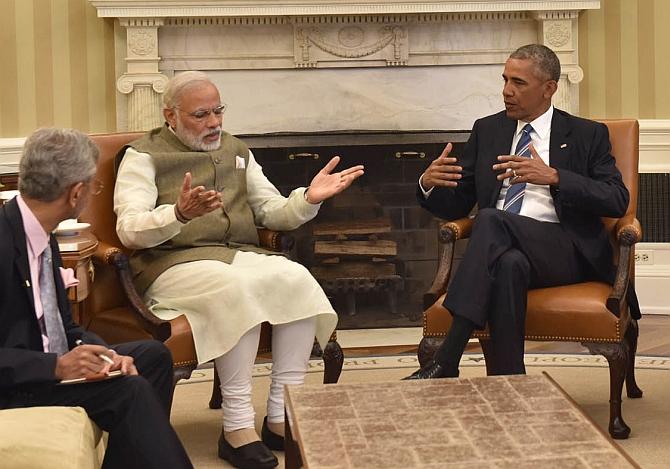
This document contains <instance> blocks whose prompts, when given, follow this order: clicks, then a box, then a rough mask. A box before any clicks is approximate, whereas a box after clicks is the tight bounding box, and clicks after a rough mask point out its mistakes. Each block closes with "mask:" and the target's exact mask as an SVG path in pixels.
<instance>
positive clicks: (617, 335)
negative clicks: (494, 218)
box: [419, 120, 642, 439]
mask: <svg viewBox="0 0 670 469" xmlns="http://www.w3.org/2000/svg"><path fill="white" fill-rule="evenodd" d="M603 122H604V123H605V124H606V125H607V127H608V129H609V133H610V142H611V144H612V154H613V155H614V156H615V158H616V165H617V167H618V168H619V171H621V174H622V176H623V181H624V184H625V185H626V187H627V188H628V190H629V191H630V202H629V205H628V210H627V212H626V214H625V215H624V216H623V217H622V218H620V219H611V218H604V219H603V222H604V224H605V227H606V229H607V230H609V232H610V234H611V236H610V239H611V242H612V244H613V246H614V256H615V259H614V261H615V263H616V265H617V272H616V279H615V281H614V284H613V285H609V284H606V283H602V282H584V283H579V284H574V285H565V286H560V287H553V288H540V289H535V290H530V291H529V292H528V306H527V312H526V332H525V337H526V340H536V341H568V342H581V343H582V344H583V345H584V346H586V347H587V348H588V349H589V351H590V352H591V353H592V354H601V355H604V356H605V357H606V358H607V361H608V363H609V369H610V419H609V433H610V435H612V437H613V438H618V439H624V438H628V435H629V434H630V427H628V425H626V423H625V422H624V420H623V417H622V415H621V391H622V388H623V382H624V380H625V382H626V389H627V394H628V397H630V398H638V397H641V396H642V391H641V390H640V388H639V387H638V386H637V384H636V382H635V375H634V369H635V352H636V350H637V338H638V326H637V321H636V320H634V319H632V318H631V316H630V312H629V308H628V305H627V303H626V289H627V287H628V285H629V282H630V284H632V283H633V281H634V279H635V271H634V267H635V264H634V259H633V258H634V248H635V243H637V242H638V241H640V239H641V237H642V229H641V227H640V223H639V221H638V220H637V219H636V218H635V216H636V209H637V184H638V156H639V155H638V150H639V148H638V142H639V125H638V122H637V121H636V120H611V121H603ZM472 225H473V219H472V218H462V219H459V220H455V221H450V222H441V223H440V225H439V230H438V237H439V242H440V258H439V264H438V270H437V274H436V276H435V279H434V281H433V285H432V286H431V288H430V290H429V291H428V292H427V293H426V294H425V295H424V315H423V318H424V325H423V339H422V340H421V343H420V345H419V362H420V364H421V366H423V365H425V364H426V363H427V362H428V361H429V360H430V359H431V358H432V356H433V354H434V353H435V351H436V349H437V347H439V345H440V344H441V343H442V340H443V338H444V337H445V336H446V335H447V332H448V331H449V328H450V326H451V314H450V313H449V312H448V311H447V310H446V308H444V306H442V303H443V302H444V299H445V296H446V295H447V294H448V293H447V291H448V283H449V278H450V275H451V271H452V264H453V256H454V243H455V242H456V240H459V239H464V238H467V237H469V235H470V231H471V229H472ZM473 337H475V338H478V339H479V341H480V344H481V347H482V350H483V352H484V357H485V360H486V362H487V364H489V363H490V362H491V360H492V359H494V357H492V356H491V353H490V351H489V342H488V340H489V338H490V337H489V334H488V330H483V331H475V333H474V334H473Z"/></svg>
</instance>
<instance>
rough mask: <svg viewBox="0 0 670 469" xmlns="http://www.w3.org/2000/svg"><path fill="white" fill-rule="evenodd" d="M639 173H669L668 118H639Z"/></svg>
mask: <svg viewBox="0 0 670 469" xmlns="http://www.w3.org/2000/svg"><path fill="white" fill-rule="evenodd" d="M639 168H640V172H641V173H670V120H668V119H640V163H639Z"/></svg>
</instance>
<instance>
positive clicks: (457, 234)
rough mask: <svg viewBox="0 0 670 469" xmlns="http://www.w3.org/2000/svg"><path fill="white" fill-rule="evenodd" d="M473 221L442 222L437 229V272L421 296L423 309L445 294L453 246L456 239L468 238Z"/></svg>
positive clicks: (451, 262)
mask: <svg viewBox="0 0 670 469" xmlns="http://www.w3.org/2000/svg"><path fill="white" fill-rule="evenodd" d="M473 224H474V220H473V219H472V218H459V219H458V220H454V221H442V222H440V224H439V228H438V241H439V243H440V252H439V254H438V264H437V272H436V273H435V278H434V279H433V284H432V285H431V286H430V289H429V290H428V291H427V292H426V293H424V295H423V309H424V310H426V309H428V308H430V307H431V306H432V305H433V303H435V302H436V301H437V299H438V298H439V297H440V296H442V295H444V294H445V293H446V292H447V285H448V284H449V277H450V276H451V268H452V264H453V261H454V244H455V243H456V240H458V239H464V238H467V237H469V236H470V232H471V231H472V225H473Z"/></svg>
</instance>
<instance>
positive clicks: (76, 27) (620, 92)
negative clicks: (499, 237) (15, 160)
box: [0, 0, 670, 137]
mask: <svg viewBox="0 0 670 469" xmlns="http://www.w3.org/2000/svg"><path fill="white" fill-rule="evenodd" d="M669 25H670V1H668V0H601V9H600V10H597V11H587V12H584V13H583V14H582V15H581V17H580V20H579V31H580V36H579V49H580V62H581V64H582V66H583V68H584V72H585V77H584V81H583V82H582V83H581V85H580V107H581V112H580V113H581V114H582V115H584V116H588V117H594V118H595V117H600V118H604V117H609V118H616V117H637V118H641V119H668V118H670V86H669V85H670V60H668V59H669V58H670V53H669V51H670V26H669ZM0 67H1V68H0V90H2V91H1V92H0V137H20V136H25V135H28V134H29V133H30V132H31V131H32V130H33V129H35V128H36V127H39V126H49V125H55V126H63V127H77V128H79V129H81V130H84V131H86V132H106V131H114V130H115V129H116V118H115V115H114V110H115V77H114V26H113V23H112V21H111V20H102V19H98V18H97V17H96V11H95V8H94V7H92V6H91V5H90V3H89V2H88V0H0ZM19 78H20V79H19Z"/></svg>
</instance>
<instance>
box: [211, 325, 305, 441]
mask: <svg viewBox="0 0 670 469" xmlns="http://www.w3.org/2000/svg"><path fill="white" fill-rule="evenodd" d="M315 331H316V318H314V317H311V318H307V319H301V320H298V321H294V322H289V323H286V324H277V325H275V326H273V327H272V373H271V383H270V393H269V396H268V402H267V416H268V421H269V422H273V423H278V422H283V421H284V385H286V384H302V383H303V382H304V380H305V373H306V371H307V366H308V364H309V355H310V352H311V350H312V345H313V343H314V333H315ZM260 333H261V326H260V325H258V326H256V327H254V328H253V329H251V330H249V331H248V332H247V333H245V334H244V335H243V336H242V337H241V338H240V340H239V342H238V343H237V345H235V346H234V347H233V348H232V349H231V350H230V351H228V352H227V353H225V354H224V355H222V356H220V357H218V358H216V359H215V360H214V364H215V366H216V370H217V372H218V373H219V378H220V380H221V396H222V399H223V403H222V406H221V407H222V408H223V429H224V430H225V431H227V432H231V431H235V430H240V429H242V428H254V415H255V413H254V408H253V405H252V402H251V378H252V370H253V365H254V360H255V359H256V353H257V351H258V341H259V338H260Z"/></svg>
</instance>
